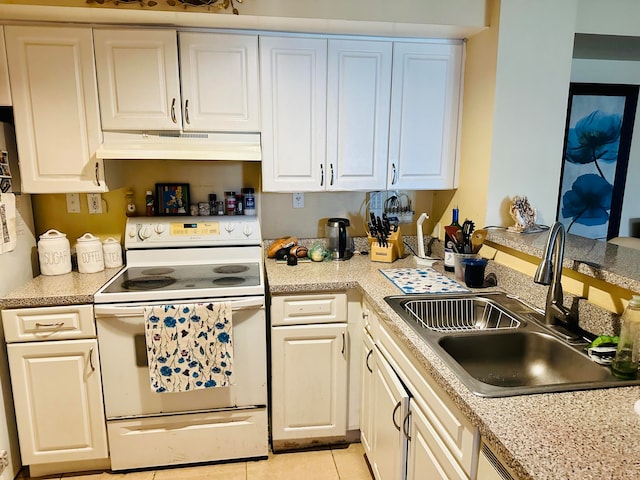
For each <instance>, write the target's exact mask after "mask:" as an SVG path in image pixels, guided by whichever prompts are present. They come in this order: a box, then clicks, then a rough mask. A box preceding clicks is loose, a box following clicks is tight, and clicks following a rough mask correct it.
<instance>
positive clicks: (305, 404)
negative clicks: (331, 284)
mask: <svg viewBox="0 0 640 480" xmlns="http://www.w3.org/2000/svg"><path fill="white" fill-rule="evenodd" d="M346 335H347V324H346V323H339V324H331V325H303V326H288V327H274V328H272V329H271V362H272V373H271V388H272V405H271V408H272V434H273V439H274V440H288V439H310V438H322V437H337V436H344V435H345V434H346V431H347V427H346V425H347V345H346V342H347V338H346Z"/></svg>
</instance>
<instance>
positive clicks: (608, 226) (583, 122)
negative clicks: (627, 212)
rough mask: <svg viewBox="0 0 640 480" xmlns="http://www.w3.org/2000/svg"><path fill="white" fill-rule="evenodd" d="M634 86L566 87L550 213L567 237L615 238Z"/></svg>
mask: <svg viewBox="0 0 640 480" xmlns="http://www.w3.org/2000/svg"><path fill="white" fill-rule="evenodd" d="M638 88H639V87H638V85H619V84H596V83H571V84H570V87H569V102H568V107H567V121H566V126H565V137H564V148H563V152H562V173H561V175H560V189H559V194H558V196H559V198H558V210H557V213H556V218H557V220H558V221H559V222H561V223H562V224H563V225H564V226H565V229H566V231H567V232H568V233H572V234H575V235H579V236H582V237H586V238H591V239H595V240H609V239H611V238H614V237H617V236H618V232H619V231H620V220H621V213H622V202H623V197H624V189H625V183H626V178H627V168H628V164H629V152H630V150H631V139H632V136H633V125H634V122H635V114H636V107H637V103H638Z"/></svg>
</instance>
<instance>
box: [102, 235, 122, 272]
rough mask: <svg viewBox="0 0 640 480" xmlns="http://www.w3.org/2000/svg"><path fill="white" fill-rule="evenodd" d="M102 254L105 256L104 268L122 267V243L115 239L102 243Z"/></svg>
mask: <svg viewBox="0 0 640 480" xmlns="http://www.w3.org/2000/svg"><path fill="white" fill-rule="evenodd" d="M102 253H103V255H104V266H105V267H106V268H118V267H121V266H122V248H121V247H120V242H119V241H117V240H116V239H115V238H113V237H109V238H107V239H105V241H104V242H102Z"/></svg>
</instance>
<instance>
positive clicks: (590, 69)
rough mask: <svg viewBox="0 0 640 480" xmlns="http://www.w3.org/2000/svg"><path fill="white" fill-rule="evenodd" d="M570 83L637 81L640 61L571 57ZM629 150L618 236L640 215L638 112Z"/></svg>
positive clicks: (638, 82)
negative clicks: (639, 191) (572, 58)
mask: <svg viewBox="0 0 640 480" xmlns="http://www.w3.org/2000/svg"><path fill="white" fill-rule="evenodd" d="M571 81H572V82H590V83H622V84H633V85H638V84H640V62H636V61H620V60H596V59H577V58H576V59H574V60H573V64H572V67H571ZM633 132H634V133H633V139H632V141H631V151H630V152H629V167H628V170H627V182H626V186H625V196H624V202H623V205H622V216H621V219H620V233H619V236H621V237H626V236H629V219H630V218H640V193H638V185H640V111H638V110H636V121H635V124H634V130H633Z"/></svg>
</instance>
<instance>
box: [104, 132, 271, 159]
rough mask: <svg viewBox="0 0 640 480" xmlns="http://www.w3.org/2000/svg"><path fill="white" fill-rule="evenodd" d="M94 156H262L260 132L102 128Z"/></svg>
mask: <svg viewBox="0 0 640 480" xmlns="http://www.w3.org/2000/svg"><path fill="white" fill-rule="evenodd" d="M102 135H103V142H102V145H100V147H99V148H98V151H97V152H96V156H97V157H98V158H101V159H139V160H248V161H260V160H262V153H261V149H260V134H259V133H181V132H103V133H102Z"/></svg>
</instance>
